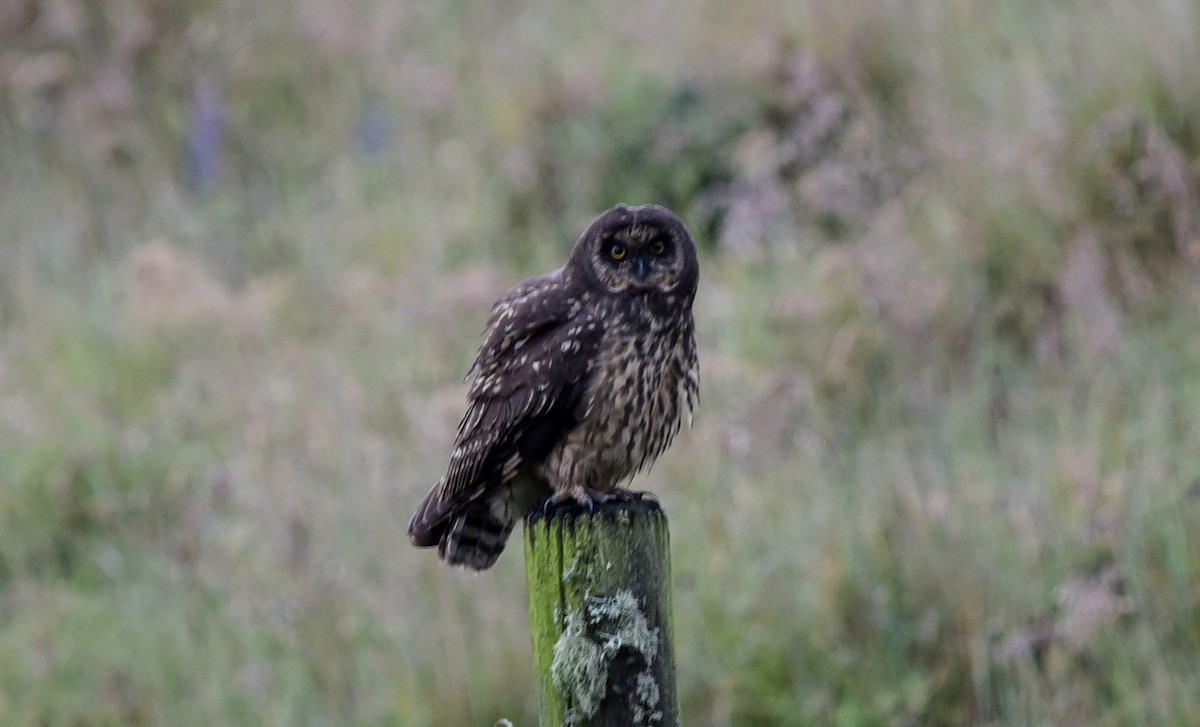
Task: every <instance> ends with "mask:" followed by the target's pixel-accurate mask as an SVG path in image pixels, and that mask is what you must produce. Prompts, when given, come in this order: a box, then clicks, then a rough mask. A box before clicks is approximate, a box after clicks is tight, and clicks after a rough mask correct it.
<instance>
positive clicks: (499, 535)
mask: <svg viewBox="0 0 1200 727" xmlns="http://www.w3.org/2000/svg"><path fill="white" fill-rule="evenodd" d="M515 524H516V521H514V520H512V519H510V518H505V519H502V518H500V517H498V516H497V515H496V514H495V513H493V512H492V511H491V508H490V507H488V503H486V502H479V503H475V504H473V505H472V506H471V507H470V508H468V509H467V510H466V511H465V512H463V513H461V514H459V515H458V517H456V518H454V519H453V520H452V521H451V523H450V527H448V528H446V532H445V533H443V534H442V539H441V541H440V542H439V543H438V555H439V556H440V557H441V559H442V560H444V561H446V562H447V563H449V564H450V565H461V566H465V567H467V568H471V569H473V570H487V569H488V568H491V567H492V564H494V563H495V562H496V559H497V558H499V557H500V553H501V552H503V550H504V544H505V543H507V542H508V536H509V533H511V532H512V529H513V525H515Z"/></svg>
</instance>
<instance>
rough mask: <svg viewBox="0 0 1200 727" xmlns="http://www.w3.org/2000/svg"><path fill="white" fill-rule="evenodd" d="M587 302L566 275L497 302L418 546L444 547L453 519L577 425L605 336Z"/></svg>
mask: <svg viewBox="0 0 1200 727" xmlns="http://www.w3.org/2000/svg"><path fill="white" fill-rule="evenodd" d="M583 303H584V301H583V300H581V298H580V297H579V296H577V295H575V294H573V293H572V287H571V286H570V284H569V282H568V281H566V280H564V278H563V275H562V272H561V271H555V272H553V273H549V274H547V275H543V276H541V277H538V278H533V279H531V280H528V281H526V282H524V283H522V284H520V285H518V286H517V287H516V288H514V289H513V290H512V291H510V292H509V293H508V295H506V296H505V297H504V298H503V299H501V300H500V301H499V302H498V303H496V305H495V307H494V308H493V309H492V315H491V317H490V318H489V320H488V330H487V338H486V340H485V341H484V344H483V346H482V347H481V348H480V350H479V356H478V358H477V359H476V360H475V364H474V366H472V367H471V373H470V374H468V376H472V375H473V376H474V379H473V382H472V385H471V389H470V393H469V394H468V406H467V412H466V414H465V415H464V416H463V418H462V422H461V423H460V424H459V427H458V437H457V439H456V441H455V447H454V452H453V454H452V455H451V458H450V465H449V467H448V469H447V471H446V474H445V476H443V477H442V479H441V480H440V481H439V482H438V483H437V484H436V485H435V486H434V487H433V489H432V490H430V492H429V494H428V495H426V496H425V499H424V501H422V503H421V504H420V506H419V507H418V508H417V511H416V513H415V514H414V515H413V517H412V520H411V521H410V522H409V525H408V534H409V537H410V538H411V539H412V541H413V543H414V544H416V545H418V546H430V545H436V544H437V543H438V539H439V538H440V537H441V531H442V530H443V529H444V527H445V526H446V524H447V521H448V519H449V518H451V516H452V515H453V514H454V513H456V512H458V511H459V510H461V509H462V508H463V507H464V506H466V505H467V504H469V503H471V502H473V501H475V500H477V499H478V498H480V497H481V496H483V495H484V494H486V493H487V492H490V491H492V490H493V489H494V488H496V487H499V486H500V485H502V484H504V483H505V482H507V481H509V480H511V479H512V478H513V477H514V476H515V475H516V474H517V472H518V471H519V470H520V469H521V467H522V465H524V464H525V463H527V462H537V461H539V460H541V459H543V458H545V457H546V456H547V455H548V454H549V453H550V450H551V449H552V448H553V447H554V445H555V443H556V442H557V441H558V440H559V439H560V438H561V437H562V436H563V434H564V433H565V432H567V431H569V430H570V429H571V428H572V427H573V426H575V424H576V423H577V422H578V417H579V415H580V410H581V408H582V407H581V402H582V399H583V397H584V395H585V393H586V391H587V386H588V379H589V377H590V375H591V371H592V362H593V361H594V359H595V355H596V352H597V350H598V349H599V343H600V338H601V336H602V333H603V331H602V327H601V326H600V325H598V322H596V321H591V320H588V319H587V318H586V316H580V315H579V312H580V310H581V309H582V307H583Z"/></svg>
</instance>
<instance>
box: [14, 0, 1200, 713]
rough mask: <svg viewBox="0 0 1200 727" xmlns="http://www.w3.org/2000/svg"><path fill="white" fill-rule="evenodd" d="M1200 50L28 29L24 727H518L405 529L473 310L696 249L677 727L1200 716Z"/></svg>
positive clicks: (538, 30)
mask: <svg viewBox="0 0 1200 727" xmlns="http://www.w3.org/2000/svg"><path fill="white" fill-rule="evenodd" d="M1197 67H1200V13H1198V12H1197V10H1196V9H1195V8H1193V7H1191V6H1189V5H1187V4H1180V3H1174V2H1169V1H1168V0H1161V1H1157V2H1151V3H1143V4H1140V5H1137V6H1133V5H1128V4H1125V3H1120V2H1105V3H1100V4H1096V3H1089V4H1082V3H1055V4H1051V5H1046V4H1043V3H1034V2H1031V1H1026V0H1006V1H1005V2H995V3H981V2H958V1H952V0H944V1H942V2H935V1H934V0H921V2H917V3H913V4H909V5H906V6H903V7H901V6H896V5H894V4H890V3H885V2H879V1H878V0H858V1H856V2H850V3H833V2H822V1H820V0H810V1H809V2H803V3H787V4H784V3H778V4H776V3H770V2H754V3H750V4H740V5H738V6H737V7H736V8H735V7H733V6H732V5H728V4H724V3H714V2H707V1H706V0H686V1H685V2H679V3H677V4H673V5H668V4H663V5H652V6H643V5H635V4H628V3H584V4H573V5H560V4H554V3H549V2H541V1H538V0H534V1H531V2H527V3H519V4H516V5H506V6H493V5H486V4H480V3H449V4H438V5H419V4H418V5H405V4H396V3H382V2H371V1H369V0H367V1H364V2H360V3H353V4H334V3H319V2H309V1H307V0H294V1H292V2H281V3H257V4H246V3H237V2H232V1H231V0H189V1H188V2H183V3H163V2H158V1H157V0H117V1H114V2H104V3H100V2H91V1H89V0H19V1H18V2H14V3H10V4H9V5H6V6H4V8H3V9H2V10H0V723H3V724H40V725H78V724H172V725H177V724H246V725H259V724H284V725H295V724H395V725H445V724H482V725H491V724H493V723H494V722H496V721H497V720H498V719H501V718H509V719H511V720H512V721H513V723H514V724H517V725H524V724H532V723H534V722H535V721H536V715H535V712H536V695H535V694H533V693H532V688H533V684H534V680H533V678H532V674H531V673H530V669H531V667H530V656H529V641H528V633H527V627H526V624H525V612H524V586H523V575H522V563H521V555H520V553H519V552H518V551H514V552H512V553H510V554H509V555H508V556H506V557H505V558H503V559H502V561H501V563H500V564H498V566H497V567H496V569H495V570H494V571H491V572H489V573H488V574H486V575H484V576H481V577H471V576H467V575H465V574H462V573H457V572H453V571H449V570H448V569H445V568H443V567H441V566H439V565H438V564H437V563H436V559H435V558H434V557H433V556H432V555H431V554H430V553H428V552H418V551H414V550H413V549H411V548H410V547H409V546H408V544H407V542H406V538H405V537H404V534H403V527H404V524H405V522H406V520H407V516H408V514H409V511H410V509H411V507H412V506H413V504H414V503H415V501H416V499H417V498H418V497H419V496H420V495H421V494H422V493H423V492H424V491H425V489H426V488H427V487H428V486H429V484H430V483H431V482H432V481H433V480H434V479H435V478H436V477H437V476H438V475H439V474H440V472H441V468H442V467H443V466H444V458H445V456H446V453H447V452H448V450H449V447H450V444H451V436H452V434H453V432H454V425H455V423H456V422H457V419H458V416H459V415H460V413H461V406H462V401H463V396H464V387H463V385H462V383H461V381H460V379H461V376H462V374H463V373H464V372H465V371H466V369H467V367H468V365H469V363H470V361H471V358H472V355H473V353H474V351H475V347H476V346H477V345H478V336H477V334H478V332H479V330H480V328H481V327H482V324H483V321H484V319H485V317H486V309H487V306H488V305H489V304H490V303H491V301H492V300H493V299H494V298H495V297H496V296H497V295H499V294H500V293H501V292H503V290H504V289H505V287H506V286H507V285H509V284H511V283H512V282H514V281H515V280H517V279H518V278H519V277H521V276H523V275H527V274H533V273H536V272H539V271H541V270H544V269H547V268H549V267H552V266H555V265H558V264H560V263H561V261H562V259H563V258H564V256H565V253H566V251H567V249H568V247H569V245H570V243H571V241H572V240H573V239H574V236H575V235H576V234H578V231H579V230H580V229H581V228H582V226H583V225H584V224H586V222H587V221H588V220H590V218H591V217H592V216H593V215H594V214H595V213H596V212H598V211H599V210H601V209H603V208H605V207H607V206H609V205H611V204H613V203H615V202H618V201H629V202H642V201H660V202H665V203H668V204H670V205H672V206H673V207H674V208H676V209H677V210H678V211H679V212H680V213H682V214H683V215H684V216H685V217H686V218H687V219H688V221H689V222H690V223H691V225H692V227H693V229H694V230H696V231H697V233H698V234H699V237H700V243H701V247H702V252H703V260H702V264H703V281H702V286H701V293H700V297H699V299H698V300H697V309H696V316H697V324H698V328H699V338H700V344H701V359H702V370H703V379H704V391H703V403H702V408H701V411H700V412H699V414H698V416H697V419H696V423H695V426H694V427H693V428H692V430H691V431H690V432H687V433H685V434H684V435H683V436H682V438H681V439H680V440H679V441H678V442H677V444H676V445H675V446H674V447H673V449H672V451H671V452H669V453H668V454H667V455H666V456H665V457H664V458H663V459H662V460H661V461H660V462H659V463H658V465H657V466H656V467H655V469H654V470H653V471H652V472H651V473H650V474H649V476H648V477H647V478H646V479H645V480H643V481H642V482H640V483H639V486H646V487H649V488H650V489H652V490H654V491H655V492H656V493H658V494H659V495H660V497H661V499H662V500H663V502H664V505H665V507H666V509H667V510H668V512H669V513H670V514H671V516H672V525H673V529H672V530H673V533H672V534H673V538H674V543H673V556H674V563H675V607H676V611H677V619H676V628H677V634H678V640H679V643H678V645H677V648H678V651H679V654H678V663H679V682H680V688H681V693H682V700H683V709H684V714H685V717H686V723H687V724H693V725H724V724H737V725H753V724H772V725H790V724H837V725H872V724H931V725H937V724H946V725H951V724H954V725H957V724H979V725H1001V724H1004V725H1008V724H1014V725H1024V724H1028V725H1034V724H1089V725H1118V724H1181V725H1182V724H1196V723H1198V722H1200V697H1198V696H1197V694H1196V690H1195V688H1194V685H1195V684H1196V683H1198V682H1200V656H1198V655H1200V587H1198V586H1197V584H1198V583H1200V520H1198V519H1197V518H1196V516H1195V513H1196V512H1197V507H1198V503H1197V498H1198V497H1200V493H1198V486H1197V483H1198V482H1200V467H1198V466H1197V464H1196V462H1195V460H1194V458H1193V456H1192V454H1191V453H1192V452H1194V451H1195V449H1194V448H1195V447H1197V445H1200V426H1198V425H1197V417H1196V415H1195V412H1196V411H1197V409H1198V405H1200V367H1198V366H1197V365H1196V362H1197V361H1198V360H1200V335H1198V334H1197V330H1198V328H1197V323H1198V321H1197V305H1198V302H1200V300H1198V299H1197V296H1196V293H1195V282H1196V280H1195V278H1196V263H1197V255H1198V254H1200V247H1198V245H1200V218H1198V215H1200V212H1197V210H1198V209H1200V196H1198V195H1200V192H1198V190H1200V126H1198V124H1200V122H1198V118H1200V117H1198V115H1197V113H1198V112H1200V101H1198V99H1200V75H1197V74H1196V73H1195V72H1194V70H1193V69H1195V68H1197Z"/></svg>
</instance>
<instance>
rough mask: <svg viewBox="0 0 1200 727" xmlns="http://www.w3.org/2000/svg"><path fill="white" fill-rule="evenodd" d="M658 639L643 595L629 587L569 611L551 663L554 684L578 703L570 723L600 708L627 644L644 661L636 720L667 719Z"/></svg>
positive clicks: (637, 680)
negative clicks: (657, 669) (656, 672)
mask: <svg viewBox="0 0 1200 727" xmlns="http://www.w3.org/2000/svg"><path fill="white" fill-rule="evenodd" d="M658 639H659V635H658V629H657V628H653V629H652V628H650V622H649V621H648V620H647V619H646V615H645V614H644V613H642V609H641V605H640V604H639V603H638V599H637V597H636V596H634V595H633V593H632V592H631V591H629V590H625V589H623V590H620V591H617V592H616V593H615V594H614V595H612V596H592V597H589V598H587V599H586V603H585V604H584V606H583V607H582V608H580V609H577V610H574V611H571V612H569V613H567V614H566V620H565V628H564V629H563V633H562V635H561V636H560V637H559V639H558V641H557V642H556V643H555V644H554V661H553V662H552V663H551V666H550V677H551V680H552V681H553V683H554V687H555V688H556V689H558V690H559V692H561V693H562V694H564V695H566V696H567V697H568V698H569V699H570V701H571V703H572V704H573V707H572V708H571V710H570V712H568V714H567V720H566V723H567V724H575V723H577V722H578V721H579V720H581V719H587V718H589V717H592V716H593V715H595V714H596V710H597V709H599V707H600V702H601V701H602V700H603V699H604V695H605V692H606V690H607V688H608V678H609V667H610V665H611V664H612V661H613V659H615V658H616V656H617V655H618V653H620V652H621V651H623V650H629V651H632V652H634V653H636V654H638V655H639V656H640V657H641V660H640V661H641V664H642V665H643V671H642V672H641V673H639V674H637V675H636V677H635V684H636V690H635V694H634V698H635V699H636V700H637V703H636V705H635V724H639V725H649V724H655V723H659V722H661V721H662V711H661V710H660V709H658V706H659V700H660V693H659V688H658V685H657V683H656V682H655V679H654V676H653V671H652V667H653V665H654V661H655V659H656V658H657V656H658Z"/></svg>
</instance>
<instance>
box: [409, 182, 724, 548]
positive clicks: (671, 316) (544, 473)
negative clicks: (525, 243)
mask: <svg viewBox="0 0 1200 727" xmlns="http://www.w3.org/2000/svg"><path fill="white" fill-rule="evenodd" d="M698 280H699V265H698V263H697V260H696V246H695V244H694V243H693V242H692V237H691V235H690V234H689V233H688V231H687V228H686V227H684V225H683V222H682V221H680V219H679V218H678V217H676V216H675V215H674V214H673V213H672V212H671V211H670V210H668V209H666V208H665V207H659V206H657V205H644V206H640V207H628V206H626V205H618V206H617V207H615V208H613V209H610V210H608V211H607V212H605V213H603V214H602V215H600V216H599V217H597V218H596V219H595V220H594V221H593V222H592V224H590V225H589V226H588V228H587V229H586V230H584V232H583V235H581V236H580V238H579V240H578V242H576V243H575V247H574V248H573V249H572V250H571V257H570V259H569V260H568V261H567V264H566V265H565V266H564V267H562V268H559V269H558V270H555V271H553V272H550V273H546V274H545V275H540V276H538V277H535V278H530V279H529V280H526V281H524V282H522V283H520V284H518V285H517V286H516V287H515V288H513V289H512V290H510V291H509V292H508V294H507V295H505V296H504V297H503V298H501V299H500V301H499V302H498V303H496V305H495V306H494V307H493V308H492V314H491V317H490V318H489V320H488V330H487V334H486V335H487V338H486V340H485V341H484V343H483V346H482V347H481V348H480V350H479V356H478V358H477V359H476V360H475V364H474V366H472V367H471V371H470V373H469V374H468V378H470V377H473V380H472V382H471V388H470V393H469V395H468V406H467V413H466V414H465V415H464V416H463V418H462V422H461V423H460V424H459V425H458V438H457V439H456V441H455V447H454V452H453V454H452V455H451V457H450V465H449V467H448V468H447V470H446V474H445V475H444V476H443V477H442V478H441V479H440V480H438V483H437V484H436V485H434V486H433V489H431V490H430V491H429V494H427V495H426V496H425V499H424V500H423V501H422V502H421V504H420V505H419V506H418V507H417V511H416V513H414V514H413V516H412V520H411V521H410V522H409V524H408V536H409V538H411V539H412V542H413V544H414V545H417V546H418V547H423V548H424V547H432V546H434V545H436V546H438V555H440V556H441V558H442V560H444V561H446V562H447V563H450V564H453V565H462V566H465V567H467V568H471V569H475V570H483V569H485V568H490V567H491V566H492V564H493V563H495V562H496V558H498V557H499V556H500V552H501V551H502V550H504V543H505V541H506V540H507V539H508V535H509V533H510V532H512V529H513V525H515V524H516V522H517V520H519V519H521V518H523V517H524V516H525V515H526V514H528V513H529V512H530V511H532V510H533V509H534V508H535V507H539V506H543V505H545V504H546V503H547V502H550V503H552V504H553V503H564V502H568V501H575V502H577V503H579V504H580V505H581V506H583V507H586V508H590V507H591V506H592V503H593V502H597V501H598V502H605V501H608V500H611V499H613V498H614V497H621V496H625V495H627V494H628V493H625V492H624V491H622V490H619V488H618V484H619V483H621V482H623V481H624V480H626V479H628V478H630V477H632V476H633V475H634V474H635V473H636V472H638V471H639V470H641V469H642V468H644V467H647V466H649V465H650V464H651V463H652V462H653V461H654V460H655V458H657V457H658V456H659V455H660V454H662V453H663V451H664V450H665V449H666V448H667V446H668V445H669V444H670V443H671V440H672V439H674V437H675V435H676V433H678V432H679V426H680V422H681V421H682V418H683V416H684V415H685V414H686V415H687V417H688V421H689V423H690V421H691V415H692V411H693V409H695V407H696V404H697V402H698V400H699V395H700V373H699V366H698V362H697V359H696V341H695V337H694V333H693V329H694V325H693V322H692V300H693V299H694V298H695V297H696V285H697V282H698Z"/></svg>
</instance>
